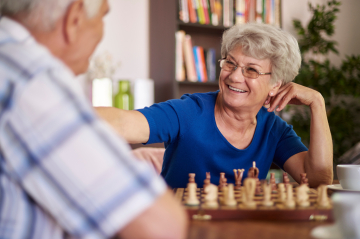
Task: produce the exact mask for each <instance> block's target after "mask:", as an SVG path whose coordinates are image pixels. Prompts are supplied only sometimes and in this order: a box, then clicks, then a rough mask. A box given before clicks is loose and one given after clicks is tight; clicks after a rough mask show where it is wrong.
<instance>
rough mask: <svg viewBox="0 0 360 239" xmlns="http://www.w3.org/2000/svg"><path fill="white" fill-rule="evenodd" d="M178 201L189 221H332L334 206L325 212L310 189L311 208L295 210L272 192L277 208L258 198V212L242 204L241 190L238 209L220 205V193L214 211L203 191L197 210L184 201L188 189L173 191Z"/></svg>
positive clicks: (200, 194)
mask: <svg viewBox="0 0 360 239" xmlns="http://www.w3.org/2000/svg"><path fill="white" fill-rule="evenodd" d="M295 187H296V186H294V190H293V195H294V198H296V190H295ZM173 190H174V193H175V197H176V198H177V199H178V200H179V201H180V202H181V203H182V204H183V205H184V206H185V207H186V209H187V212H188V215H189V217H190V218H192V219H195V220H231V219H237V220H280V221H282V220H283V221H287V220H291V221H309V220H310V221H311V220H314V221H333V215H332V206H331V205H330V206H329V207H327V208H322V207H319V206H318V205H317V197H318V193H317V190H316V189H314V188H310V190H309V191H308V195H309V202H310V206H308V207H300V206H296V207H295V208H293V209H289V208H286V207H285V206H284V205H283V203H282V202H281V201H280V199H279V195H278V193H277V192H274V191H273V192H272V194H271V200H272V201H273V202H274V205H273V206H271V207H265V206H263V205H262V201H263V196H262V195H258V196H257V195H255V197H254V201H255V202H256V208H254V209H249V208H246V207H245V206H244V205H243V204H242V200H241V193H242V192H241V190H235V199H236V201H237V205H236V206H224V205H222V203H221V200H222V197H223V195H222V192H218V202H219V206H218V207H217V208H215V209H210V208H207V207H206V206H204V196H205V193H204V191H203V188H197V198H198V199H199V201H200V205H198V206H187V205H185V200H186V197H187V189H186V188H175V189H173Z"/></svg>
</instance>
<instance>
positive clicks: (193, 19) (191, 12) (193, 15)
mask: <svg viewBox="0 0 360 239" xmlns="http://www.w3.org/2000/svg"><path fill="white" fill-rule="evenodd" d="M187 1H188V8H189V20H190V22H191V23H196V22H197V16H196V9H195V6H194V5H193V0H187Z"/></svg>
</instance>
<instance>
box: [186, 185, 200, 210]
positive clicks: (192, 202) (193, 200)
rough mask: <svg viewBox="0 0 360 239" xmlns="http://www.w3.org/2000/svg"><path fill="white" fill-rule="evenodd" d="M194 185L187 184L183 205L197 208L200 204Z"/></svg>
mask: <svg viewBox="0 0 360 239" xmlns="http://www.w3.org/2000/svg"><path fill="white" fill-rule="evenodd" d="M196 189H197V186H196V183H188V185H187V193H188V195H187V198H186V200H185V204H186V205H188V206H197V205H199V204H200V201H199V199H198V198H197V195H196Z"/></svg>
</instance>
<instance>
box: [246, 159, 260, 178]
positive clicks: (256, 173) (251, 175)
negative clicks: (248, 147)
mask: <svg viewBox="0 0 360 239" xmlns="http://www.w3.org/2000/svg"><path fill="white" fill-rule="evenodd" d="M247 176H248V178H258V177H259V169H258V168H257V167H256V163H255V161H253V166H252V168H249V171H248V175H247Z"/></svg>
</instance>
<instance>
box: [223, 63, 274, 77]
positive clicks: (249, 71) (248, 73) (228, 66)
mask: <svg viewBox="0 0 360 239" xmlns="http://www.w3.org/2000/svg"><path fill="white" fill-rule="evenodd" d="M219 62H220V68H221V69H223V70H224V71H230V72H234V71H235V70H236V69H237V68H239V67H240V68H241V72H242V74H243V76H245V77H248V78H251V79H256V78H258V77H259V76H260V75H271V72H267V73H261V72H258V71H257V70H255V69H254V68H252V67H250V66H237V65H235V64H234V63H232V62H231V61H229V60H226V59H220V60H219Z"/></svg>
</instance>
